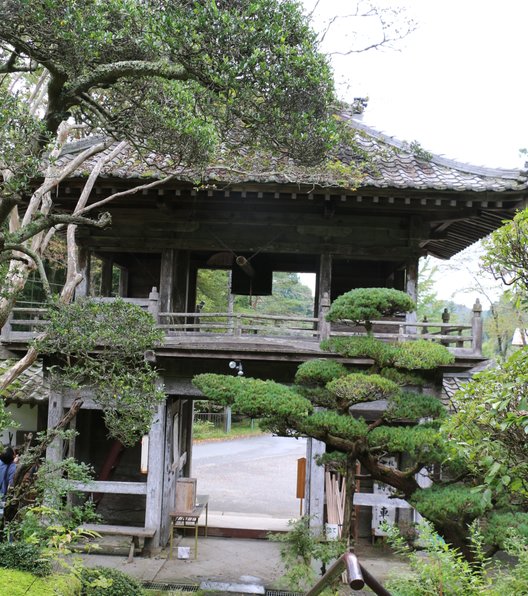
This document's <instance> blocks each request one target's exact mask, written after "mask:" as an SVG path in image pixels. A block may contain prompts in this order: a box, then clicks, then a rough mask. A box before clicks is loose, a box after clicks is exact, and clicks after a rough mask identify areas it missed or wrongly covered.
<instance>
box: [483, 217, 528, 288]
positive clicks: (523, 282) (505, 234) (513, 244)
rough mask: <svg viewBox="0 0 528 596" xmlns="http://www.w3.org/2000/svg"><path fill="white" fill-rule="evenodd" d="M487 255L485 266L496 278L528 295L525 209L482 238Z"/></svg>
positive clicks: (527, 230)
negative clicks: (485, 237)
mask: <svg viewBox="0 0 528 596" xmlns="http://www.w3.org/2000/svg"><path fill="white" fill-rule="evenodd" d="M483 245H484V248H485V250H486V254H485V255H484V257H483V258H482V263H483V266H484V268H485V269H486V270H487V271H489V272H490V273H491V274H492V275H493V276H494V277H495V279H500V280H501V281H502V282H503V283H505V284H506V285H507V286H511V287H512V288H514V289H515V290H517V291H518V292H519V293H520V294H521V295H522V296H523V297H524V298H525V299H526V297H528V210H527V209H525V210H524V211H520V212H519V213H517V215H516V216H515V217H514V218H513V220H511V221H509V222H507V223H505V224H504V225H503V226H502V227H501V228H499V229H498V230H495V231H494V232H492V234H490V236H488V238H487V239H485V240H484V241H483Z"/></svg>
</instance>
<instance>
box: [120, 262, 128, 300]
mask: <svg viewBox="0 0 528 596" xmlns="http://www.w3.org/2000/svg"><path fill="white" fill-rule="evenodd" d="M119 296H121V298H126V297H127V296H128V269H126V267H120V268H119Z"/></svg>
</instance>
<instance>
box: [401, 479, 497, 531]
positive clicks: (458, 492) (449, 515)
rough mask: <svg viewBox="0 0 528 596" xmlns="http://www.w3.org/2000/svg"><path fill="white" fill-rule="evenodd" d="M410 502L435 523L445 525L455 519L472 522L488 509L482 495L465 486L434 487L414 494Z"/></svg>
mask: <svg viewBox="0 0 528 596" xmlns="http://www.w3.org/2000/svg"><path fill="white" fill-rule="evenodd" d="M410 502H411V505H413V507H415V508H416V509H417V510H418V511H419V512H420V514H421V515H423V516H424V517H425V518H426V519H428V520H430V521H432V522H433V523H445V522H447V521H450V520H453V519H457V520H461V521H463V520H468V521H471V520H473V519H475V518H477V517H481V516H482V515H484V513H485V512H486V509H487V506H486V504H485V503H484V502H483V499H482V495H480V494H479V493H478V492H475V491H473V490H472V489H471V487H469V486H465V485H463V484H452V485H450V486H435V485H433V486H432V487H431V488H426V489H423V490H420V491H417V492H416V493H414V494H413V495H412V497H411V499H410Z"/></svg>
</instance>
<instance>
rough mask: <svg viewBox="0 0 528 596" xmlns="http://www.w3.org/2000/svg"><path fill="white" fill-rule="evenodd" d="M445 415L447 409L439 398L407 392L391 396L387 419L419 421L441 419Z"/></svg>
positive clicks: (386, 414)
mask: <svg viewBox="0 0 528 596" xmlns="http://www.w3.org/2000/svg"><path fill="white" fill-rule="evenodd" d="M445 414H446V410H445V407H444V405H443V403H442V402H441V401H440V400H439V399H438V398H437V397H434V396H432V395H424V394H422V393H413V392H411V391H405V392H402V393H398V394H395V395H393V396H391V398H390V399H389V403H388V406H387V411H386V413H385V417H386V418H389V419H392V420H414V421H417V420H420V419H422V418H441V417H443V416H445Z"/></svg>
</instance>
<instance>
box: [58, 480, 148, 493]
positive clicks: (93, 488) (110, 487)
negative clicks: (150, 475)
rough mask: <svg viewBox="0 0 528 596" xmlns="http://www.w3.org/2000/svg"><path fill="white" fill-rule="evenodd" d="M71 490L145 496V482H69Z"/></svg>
mask: <svg viewBox="0 0 528 596" xmlns="http://www.w3.org/2000/svg"><path fill="white" fill-rule="evenodd" d="M70 484H71V485H72V488H73V489H74V490H76V491H79V492H84V493H108V494H114V495H146V494H147V483H146V482H118V481H115V480H94V481H93V482H73V481H72V482H71V483H70Z"/></svg>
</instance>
